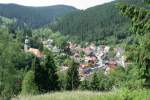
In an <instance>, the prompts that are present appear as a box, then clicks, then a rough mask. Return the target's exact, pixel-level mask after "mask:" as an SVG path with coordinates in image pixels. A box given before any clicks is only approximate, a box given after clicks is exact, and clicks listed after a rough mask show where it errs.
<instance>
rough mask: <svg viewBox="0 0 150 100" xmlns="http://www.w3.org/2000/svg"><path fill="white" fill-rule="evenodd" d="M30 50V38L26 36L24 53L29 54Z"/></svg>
mask: <svg viewBox="0 0 150 100" xmlns="http://www.w3.org/2000/svg"><path fill="white" fill-rule="evenodd" d="M29 48H30V46H29V38H28V36H26V38H25V41H24V51H25V52H27V51H28V49H29Z"/></svg>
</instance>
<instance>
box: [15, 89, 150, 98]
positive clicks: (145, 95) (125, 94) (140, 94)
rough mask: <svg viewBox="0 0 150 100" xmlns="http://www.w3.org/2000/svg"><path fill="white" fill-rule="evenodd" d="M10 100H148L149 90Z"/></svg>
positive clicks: (74, 92) (46, 95)
mask: <svg viewBox="0 0 150 100" xmlns="http://www.w3.org/2000/svg"><path fill="white" fill-rule="evenodd" d="M12 100H150V90H137V91H132V92H131V91H128V90H119V91H114V92H91V91H71V92H69V91H65V92H56V93H47V94H43V95H37V96H31V95H28V96H18V97H17V98H15V99H12Z"/></svg>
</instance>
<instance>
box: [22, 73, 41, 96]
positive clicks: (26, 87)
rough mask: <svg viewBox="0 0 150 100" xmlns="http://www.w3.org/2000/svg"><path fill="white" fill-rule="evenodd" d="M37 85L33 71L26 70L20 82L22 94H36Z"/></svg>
mask: <svg viewBox="0 0 150 100" xmlns="http://www.w3.org/2000/svg"><path fill="white" fill-rule="evenodd" d="M37 93H38V87H37V85H36V83H35V75H34V72H33V71H28V72H27V73H26V75H25V76H24V79H23V82H22V91H21V94H22V95H28V94H37Z"/></svg>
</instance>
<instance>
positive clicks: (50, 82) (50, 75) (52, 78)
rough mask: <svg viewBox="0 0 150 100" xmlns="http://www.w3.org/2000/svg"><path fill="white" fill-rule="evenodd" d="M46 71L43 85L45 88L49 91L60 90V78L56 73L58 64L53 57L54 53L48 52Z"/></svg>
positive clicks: (45, 63) (45, 62)
mask: <svg viewBox="0 0 150 100" xmlns="http://www.w3.org/2000/svg"><path fill="white" fill-rule="evenodd" d="M43 68H44V73H43V75H44V74H45V75H44V76H43V77H42V78H43V79H42V80H43V83H44V84H43V86H44V89H45V90H48V91H56V90H59V79H58V75H57V73H56V71H57V70H56V69H57V67H56V65H55V62H54V59H53V55H52V53H48V54H47V55H46V59H45V60H44V65H43Z"/></svg>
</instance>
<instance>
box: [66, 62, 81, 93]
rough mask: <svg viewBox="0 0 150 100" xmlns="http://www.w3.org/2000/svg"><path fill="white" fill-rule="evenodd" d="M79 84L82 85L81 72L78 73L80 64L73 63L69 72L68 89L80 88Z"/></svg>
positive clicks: (67, 77) (67, 78)
mask: <svg viewBox="0 0 150 100" xmlns="http://www.w3.org/2000/svg"><path fill="white" fill-rule="evenodd" d="M79 84H80V79H79V72H78V64H77V63H76V62H74V61H72V62H71V63H70V65H69V69H68V71H67V76H66V89H67V90H75V89H77V88H78V87H79Z"/></svg>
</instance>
